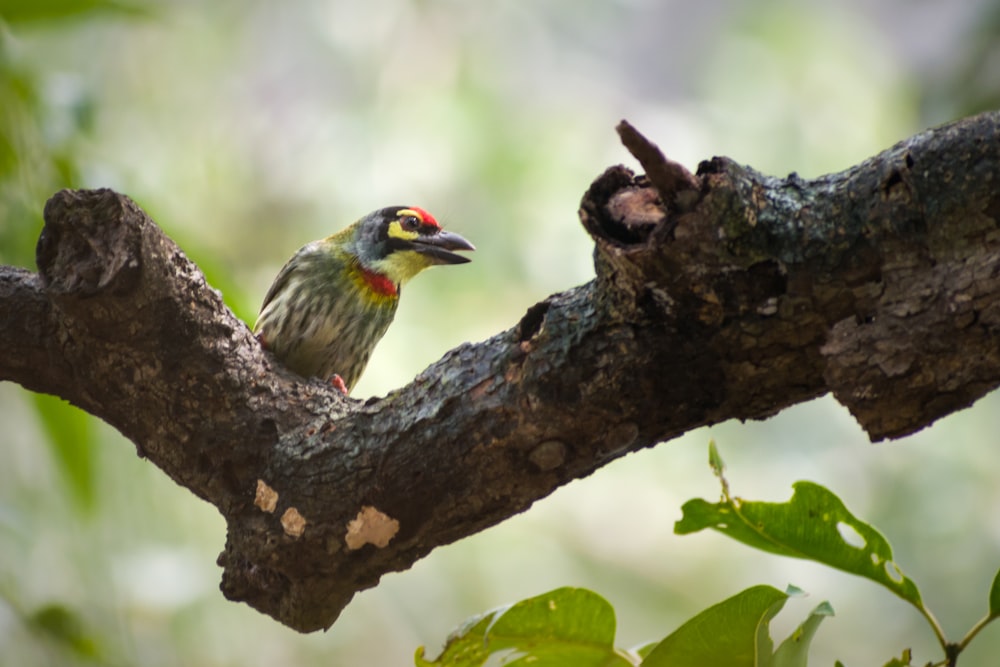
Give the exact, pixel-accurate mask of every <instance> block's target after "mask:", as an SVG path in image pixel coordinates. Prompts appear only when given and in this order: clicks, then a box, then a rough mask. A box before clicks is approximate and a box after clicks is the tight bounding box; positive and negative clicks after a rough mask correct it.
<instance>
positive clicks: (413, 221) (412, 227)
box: [403, 215, 420, 232]
mask: <svg viewBox="0 0 1000 667" xmlns="http://www.w3.org/2000/svg"><path fill="white" fill-rule="evenodd" d="M419 228H420V218H418V217H417V216H415V215H408V216H406V217H405V218H403V229H405V230H407V231H410V232H414V231H416V230H417V229H419Z"/></svg>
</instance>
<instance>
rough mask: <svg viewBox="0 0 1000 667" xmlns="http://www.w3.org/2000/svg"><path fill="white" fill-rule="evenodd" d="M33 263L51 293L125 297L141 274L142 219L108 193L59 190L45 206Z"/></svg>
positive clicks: (131, 206)
mask: <svg viewBox="0 0 1000 667" xmlns="http://www.w3.org/2000/svg"><path fill="white" fill-rule="evenodd" d="M44 217H45V227H44V228H43V229H42V233H41V236H40V237H39V239H38V245H37V247H36V250H35V262H36V263H37V264H38V271H39V274H40V275H41V277H42V281H43V283H44V284H45V286H46V287H47V288H48V289H50V290H52V291H53V292H55V293H62V294H70V293H75V294H76V295H78V296H83V297H87V296H93V295H95V294H97V293H98V292H102V291H107V292H109V293H111V294H125V293H128V292H130V291H131V290H132V289H134V287H135V285H136V282H137V281H138V279H139V275H140V273H141V258H142V252H141V246H142V233H141V231H140V229H139V228H138V226H137V225H136V224H134V221H135V220H136V219H137V218H138V219H141V218H143V217H144V216H143V214H142V212H141V211H140V210H139V207H138V206H136V205H135V203H134V202H133V201H132V200H131V199H129V198H128V197H125V196H124V195H120V194H118V193H116V192H114V191H112V190H108V189H101V190H62V191H60V192H57V193H56V194H55V195H54V196H53V197H52V198H51V199H49V201H48V203H46V204H45V212H44Z"/></svg>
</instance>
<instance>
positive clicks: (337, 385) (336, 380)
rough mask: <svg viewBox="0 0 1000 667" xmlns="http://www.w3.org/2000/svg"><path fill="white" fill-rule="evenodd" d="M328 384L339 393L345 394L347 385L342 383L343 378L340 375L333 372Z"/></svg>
mask: <svg viewBox="0 0 1000 667" xmlns="http://www.w3.org/2000/svg"><path fill="white" fill-rule="evenodd" d="M330 384H332V385H333V388H334V389H339V390H340V393H342V394H343V395H344V396H347V385H346V384H344V378H342V377H340V375H338V374H337V373H334V374H333V377H331V378H330Z"/></svg>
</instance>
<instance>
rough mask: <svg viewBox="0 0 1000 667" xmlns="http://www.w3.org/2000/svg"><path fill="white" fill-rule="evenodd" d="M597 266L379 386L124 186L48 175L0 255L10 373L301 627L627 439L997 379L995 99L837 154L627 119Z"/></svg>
mask: <svg viewBox="0 0 1000 667" xmlns="http://www.w3.org/2000/svg"><path fill="white" fill-rule="evenodd" d="M619 131H620V132H622V136H623V140H625V142H626V144H627V145H628V146H629V148H630V149H631V150H633V151H634V152H635V153H636V154H637V155H636V157H637V158H638V159H639V160H640V161H641V163H642V164H643V166H644V168H645V169H646V170H647V172H648V173H650V174H651V178H652V177H654V176H655V180H647V178H646V177H644V176H635V175H633V174H632V172H630V171H629V170H628V169H625V168H624V167H612V168H610V169H608V170H607V171H606V172H605V173H604V174H603V175H601V176H600V177H599V178H598V179H597V180H596V181H595V182H594V184H593V185H592V186H591V187H590V189H589V190H588V192H587V193H586V195H585V196H584V198H583V202H582V206H581V212H580V214H581V219H582V221H583V224H584V226H585V227H586V229H587V231H588V232H589V233H590V234H591V236H592V237H593V238H594V241H595V243H596V251H595V264H596V269H597V277H596V279H595V280H593V281H592V282H590V283H588V284H586V285H582V286H580V287H576V288H574V289H571V290H569V291H567V292H564V293H561V294H555V295H552V296H550V297H549V298H548V299H546V300H545V301H543V302H541V303H538V304H536V305H534V306H532V307H531V308H529V309H528V311H527V312H526V314H525V315H524V317H523V318H522V319H521V321H520V322H518V323H517V324H516V325H515V326H513V327H512V328H511V329H509V330H507V331H505V332H502V333H500V334H497V335H496V336H494V337H493V338H491V339H490V340H488V341H485V342H483V343H479V344H475V345H469V344H466V345H462V346H460V347H458V348H456V349H455V350H452V351H451V352H449V353H448V354H446V355H445V357H444V358H443V359H441V360H440V361H439V362H437V363H436V364H434V365H433V366H431V367H430V368H428V369H427V370H425V371H424V372H423V373H421V374H420V375H419V376H418V377H417V378H416V379H415V380H414V381H413V382H412V383H410V384H409V385H408V386H406V387H404V388H402V389H400V390H398V391H395V392H393V393H391V394H389V395H388V396H386V397H385V398H382V399H373V400H369V401H367V402H364V403H362V402H360V401H356V400H353V399H348V398H345V397H343V396H341V395H340V393H339V392H337V391H336V390H333V389H331V387H329V386H327V385H326V384H325V383H322V382H319V381H303V380H302V379H301V378H298V377H297V376H295V375H293V374H291V373H290V372H288V371H286V370H284V369H283V368H282V367H281V366H280V364H277V363H275V362H274V361H273V360H272V359H271V358H270V357H269V356H268V355H267V354H266V353H264V352H263V351H262V350H261V348H260V346H259V345H258V344H257V342H256V341H255V340H254V338H253V336H252V335H251V333H250V331H249V330H248V329H247V327H246V326H245V325H244V324H243V323H242V322H240V321H239V320H237V319H236V318H235V317H234V316H233V314H232V313H231V312H230V311H229V310H228V309H226V307H225V306H224V304H223V302H222V299H221V298H220V296H219V294H218V292H216V291H214V290H212V289H211V288H210V287H208V286H207V285H206V283H205V280H204V277H203V276H202V274H201V273H200V272H199V271H198V269H197V267H195V266H194V265H193V264H192V263H191V262H190V261H189V260H188V259H187V257H185V255H184V254H183V253H182V252H181V251H180V250H179V249H178V248H177V246H176V245H174V243H173V242H172V241H170V240H169V239H168V238H167V237H166V236H165V235H164V234H163V233H162V231H161V230H160V229H159V228H158V227H157V226H156V225H155V224H154V223H153V222H152V221H151V220H150V219H149V218H148V217H147V216H146V214H145V213H143V212H142V211H141V210H140V209H139V208H138V207H137V206H136V205H135V204H134V203H133V202H132V201H131V200H129V199H128V198H126V197H124V196H122V195H118V194H116V193H114V192H111V191H109V190H96V191H76V192H73V191H63V192H60V193H58V194H56V195H55V196H54V197H53V198H52V199H51V200H50V201H49V203H48V204H47V205H46V207H45V221H46V224H45V228H44V230H43V232H42V235H41V238H40V239H39V243H38V257H37V259H38V268H39V273H38V274H37V275H36V274H33V273H30V272H27V271H24V270H19V269H14V268H11V267H2V268H0V304H2V306H3V312H5V313H6V314H7V315H6V316H5V317H4V318H3V319H2V320H0V339H2V340H3V341H4V345H3V346H2V349H0V379H8V380H13V381H15V382H18V383H20V384H22V385H23V386H25V387H27V388H28V389H31V390H34V391H39V392H46V393H52V394H56V395H59V396H62V397H63V398H65V399H67V400H69V401H71V402H72V403H74V404H76V405H78V406H80V407H81V408H83V409H85V410H87V411H89V412H91V413H93V414H94V415H97V416H98V417H100V418H101V419H103V420H105V421H107V422H108V423H110V424H112V425H113V426H115V427H116V428H118V429H119V430H120V431H121V432H122V433H123V434H124V435H125V436H126V437H128V438H129V439H130V440H132V441H133V442H134V443H135V444H136V446H137V448H138V450H139V453H140V455H143V456H146V457H148V458H149V459H150V460H151V461H152V462H153V463H155V464H156V465H157V466H159V467H160V468H162V469H163V470H164V471H165V472H166V473H167V474H168V475H170V476H171V477H172V478H173V479H174V480H176V481H177V482H178V483H179V484H181V485H183V486H185V487H187V488H189V489H191V490H192V491H193V492H194V493H195V494H197V495H198V496H199V497H201V498H204V499H205V500H207V501H208V502H210V503H212V504H213V505H215V506H216V507H218V508H219V510H220V512H222V514H223V515H224V516H225V518H226V520H227V522H228V539H227V543H226V547H225V551H224V552H223V553H222V554H221V555H220V557H219V563H220V565H222V567H223V569H224V571H223V576H222V590H223V592H224V594H225V595H226V596H227V597H228V598H230V599H232V600H241V601H244V602H247V603H248V604H250V605H252V606H253V607H254V608H256V609H258V610H260V611H262V612H264V613H266V614H269V615H271V616H273V617H274V618H276V619H278V620H279V621H281V622H282V623H284V624H286V625H288V626H290V627H292V628H295V629H297V630H300V631H304V632H305V631H312V630H316V629H320V628H326V627H329V626H330V625H331V624H332V623H333V622H334V620H335V619H336V618H337V616H338V614H339V613H340V611H341V610H342V609H343V607H344V606H345V605H346V604H347V603H348V602H349V601H350V599H351V598H352V597H353V595H354V594H355V593H356V592H357V591H360V590H363V589H364V588H367V587H370V586H374V585H375V584H376V583H377V582H378V580H379V578H380V577H381V576H382V575H383V574H384V573H386V572H389V571H394V570H403V569H406V568H408V567H409V566H410V565H412V564H413V562H414V561H416V560H417V559H419V558H420V557H422V556H424V555H426V554H427V553H428V552H430V551H431V550H432V549H433V548H434V547H436V546H439V545H442V544H447V543H449V542H452V541H454V540H457V539H459V538H461V537H465V536H467V535H471V534H473V533H475V532H477V531H480V530H482V529H484V528H486V527H488V526H490V525H493V524H496V523H498V522H499V521H502V520H503V519H505V518H507V517H510V516H512V515H514V514H516V513H518V512H521V511H523V510H525V509H527V508H528V507H529V506H530V505H531V504H532V503H533V502H534V501H535V500H538V499H539V498H542V497H544V496H546V495H547V494H549V493H550V492H552V491H553V490H554V489H555V488H557V487H558V486H560V485H562V484H565V483H566V482H568V481H570V480H572V479H575V478H579V477H583V476H586V475H588V474H590V473H591V472H593V471H594V470H596V469H597V468H599V467H601V466H602V465H604V464H605V463H607V462H609V461H611V460H612V459H615V458H617V457H619V456H622V455H623V454H625V453H627V452H630V451H635V450H638V449H641V448H644V447H649V446H652V445H654V444H656V443H658V442H662V441H664V440H668V439H670V438H673V437H676V436H677V435H680V434H681V433H684V432H685V431H687V430H690V429H693V428H696V427H698V426H702V425H705V424H712V423H716V422H720V421H723V420H727V419H732V418H738V419H750V418H753V419H759V418H764V417H767V416H769V415H772V414H774V413H775V412H778V411H779V410H781V409H783V408H784V407H786V406H789V405H792V404H794V403H797V402H800V401H804V400H806V399H809V398H813V397H815V396H819V395H821V394H824V393H826V392H829V391H832V392H833V393H834V394H835V395H836V397H837V398H838V400H840V401H841V402H842V403H843V404H844V405H846V406H847V407H848V408H849V409H850V410H851V411H852V413H853V414H854V415H855V416H856V418H857V419H858V421H859V422H860V423H861V424H862V426H863V427H864V428H865V429H866V430H867V431H868V433H869V434H870V436H871V437H872V438H873V439H881V438H886V437H899V436H902V435H905V434H907V433H911V432H913V431H916V430H918V429H920V428H922V427H924V426H926V425H927V424H929V423H931V422H932V421H934V420H935V419H937V418H939V417H941V416H943V415H946V414H948V413H950V412H952V411H954V410H957V409H959V408H962V407H965V406H967V405H969V404H971V402H972V401H974V400H975V399H977V398H978V397H980V396H982V395H983V394H985V393H986V392H988V391H989V390H991V389H992V388H993V387H995V386H996V385H997V384H998V382H1000V347H998V346H997V345H996V340H997V337H998V335H1000V328H998V327H1000V277H998V276H1000V233H998V230H997V223H998V219H1000V192H998V186H997V184H998V183H1000V114H997V113H990V114H984V115H981V116H977V117H975V118H970V119H967V120H963V121H959V122H957V123H954V124H951V125H948V126H944V127H941V128H937V129H934V130H930V131H928V132H925V133H923V134H920V135H917V136H915V137H912V138H911V139H908V140H906V141H904V142H902V143H900V144H898V145H896V146H894V147H893V148H891V149H889V150H887V151H885V152H883V153H881V154H880V155H878V156H875V157H874V158H872V159H870V160H868V161H866V162H864V163H863V164H860V165H858V166H856V167H853V168H851V169H849V170H847V171H845V172H842V173H839V174H834V175H830V176H824V177H821V178H818V179H815V180H804V179H801V178H799V177H798V176H797V175H795V174H792V175H790V176H789V177H788V178H785V179H777V178H772V177H767V176H763V175H761V174H759V173H757V172H755V171H753V170H752V169H749V168H747V167H744V166H740V165H738V164H736V163H734V162H732V161H730V160H728V159H725V158H714V159H713V160H711V161H708V162H704V163H702V164H701V165H700V167H699V169H698V173H697V175H692V174H690V173H689V172H687V171H686V170H684V169H683V167H680V165H677V164H675V163H672V162H670V161H668V160H666V158H664V157H663V155H662V154H661V153H660V152H659V150H658V149H656V147H655V146H654V145H653V144H651V143H650V142H648V141H647V140H645V139H644V138H643V137H642V136H641V135H640V134H639V133H638V132H637V131H635V129H634V128H631V126H627V124H623V125H622V126H620V128H619Z"/></svg>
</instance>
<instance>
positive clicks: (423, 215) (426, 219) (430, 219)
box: [410, 206, 441, 227]
mask: <svg viewBox="0 0 1000 667" xmlns="http://www.w3.org/2000/svg"><path fill="white" fill-rule="evenodd" d="M410 210H411V211H413V212H414V213H416V214H417V215H419V216H420V220H421V222H423V223H424V224H425V225H430V226H431V227H440V226H441V225H439V224H438V221H437V220H435V219H434V216H433V215H431V214H430V213H428V212H427V211H425V210H424V209H422V208H420V207H419V206H411V207H410Z"/></svg>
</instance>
